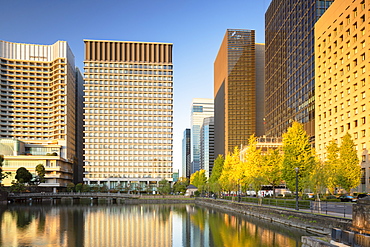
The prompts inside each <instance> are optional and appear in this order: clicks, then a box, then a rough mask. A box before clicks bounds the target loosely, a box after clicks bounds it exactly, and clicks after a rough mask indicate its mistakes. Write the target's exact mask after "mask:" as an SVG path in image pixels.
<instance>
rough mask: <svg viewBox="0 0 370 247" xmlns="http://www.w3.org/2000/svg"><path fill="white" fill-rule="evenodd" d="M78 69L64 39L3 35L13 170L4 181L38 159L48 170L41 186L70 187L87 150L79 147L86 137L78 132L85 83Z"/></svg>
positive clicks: (4, 105)
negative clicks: (42, 41)
mask: <svg viewBox="0 0 370 247" xmlns="http://www.w3.org/2000/svg"><path fill="white" fill-rule="evenodd" d="M78 74H79V72H78V70H77V69H76V67H75V63H74V55H73V53H72V51H71V49H70V48H69V46H68V44H67V42H65V41H57V42H56V43H54V44H52V45H37V44H22V43H13V42H6V41H0V90H1V91H0V97H1V98H0V107H1V111H0V116H1V118H0V138H1V139H2V141H1V143H2V144H1V145H2V146H3V148H1V149H0V154H3V155H5V162H4V166H3V169H4V171H10V172H12V175H11V176H10V177H9V178H8V179H6V180H4V181H3V183H4V184H5V185H10V182H11V181H12V180H14V176H15V171H16V169H18V168H19V167H22V166H24V167H27V169H29V171H30V172H31V173H34V172H35V171H34V168H35V166H33V165H34V164H36V165H37V164H43V165H44V166H45V168H46V170H47V174H46V178H47V180H46V183H45V184H42V186H49V187H55V188H56V187H65V186H66V184H67V183H68V182H72V176H73V170H72V164H73V163H74V160H78V159H79V157H77V156H78V155H82V153H78V152H76V145H77V144H78V143H79V142H81V143H82V139H81V140H80V139H79V137H78V133H76V127H77V125H78V120H77V118H78V116H77V114H76V113H77V109H76V107H77V104H78V102H80V103H81V102H82V99H81V98H79V97H78V95H77V94H76V90H77V88H78V84H80V87H81V86H82V81H81V80H80V81H79V78H81V76H79V75H78ZM80 117H81V116H80ZM80 122H81V121H80ZM81 123H82V122H81ZM81 137H82V136H81ZM81 143H80V145H81ZM20 145H22V147H23V148H22V149H19V148H18V147H19V146H20ZM5 146H6V148H5ZM14 147H16V150H15V149H12V148H14ZM31 156H32V157H31ZM35 156H37V157H38V158H36V157H35ZM45 156H48V157H45ZM51 156H53V157H51ZM35 160H36V161H35ZM37 160H40V161H37ZM47 160H49V161H50V160H53V162H47ZM31 163H32V166H33V167H30V165H31ZM75 166H78V163H77V162H76V164H75Z"/></svg>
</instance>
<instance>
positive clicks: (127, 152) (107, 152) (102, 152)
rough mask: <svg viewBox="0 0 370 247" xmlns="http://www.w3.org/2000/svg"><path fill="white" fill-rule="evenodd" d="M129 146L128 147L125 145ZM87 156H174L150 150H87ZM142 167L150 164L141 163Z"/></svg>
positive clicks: (166, 152) (165, 152)
mask: <svg viewBox="0 0 370 247" xmlns="http://www.w3.org/2000/svg"><path fill="white" fill-rule="evenodd" d="M125 146H127V145H125ZM85 154H95V155H97V154H106V155H111V154H125V155H127V154H133V155H157V154H158V155H172V151H150V150H144V151H133V150H130V151H128V150H107V149H104V150H94V149H93V150H86V151H85ZM139 164H140V165H144V166H148V163H139ZM104 165H109V166H110V165H112V164H110V163H104ZM128 165H133V163H128Z"/></svg>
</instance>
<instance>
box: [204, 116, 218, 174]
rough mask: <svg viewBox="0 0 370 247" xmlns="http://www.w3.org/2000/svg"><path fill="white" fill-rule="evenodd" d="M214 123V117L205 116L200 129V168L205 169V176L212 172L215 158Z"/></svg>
mask: <svg viewBox="0 0 370 247" xmlns="http://www.w3.org/2000/svg"><path fill="white" fill-rule="evenodd" d="M214 127H215V123H214V117H207V118H205V119H204V120H203V124H202V128H201V129H200V169H203V170H205V171H206V172H205V174H206V177H207V178H209V177H210V176H211V173H212V168H213V163H214V160H215V128H214Z"/></svg>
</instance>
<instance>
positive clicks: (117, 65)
mask: <svg viewBox="0 0 370 247" xmlns="http://www.w3.org/2000/svg"><path fill="white" fill-rule="evenodd" d="M84 65H85V67H106V68H108V67H109V68H134V69H170V70H172V69H173V66H172V65H151V64H122V63H85V64H84Z"/></svg>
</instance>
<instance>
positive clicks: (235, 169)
mask: <svg viewBox="0 0 370 247" xmlns="http://www.w3.org/2000/svg"><path fill="white" fill-rule="evenodd" d="M240 167H241V161H240V151H239V148H238V147H235V148H234V152H233V153H229V154H228V155H226V158H225V162H224V165H223V169H222V173H221V176H220V178H219V182H220V185H221V186H222V189H223V190H224V191H236V190H237V189H238V182H240V181H239V179H240V178H241V177H242V174H241V172H242V169H241V168H240Z"/></svg>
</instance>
